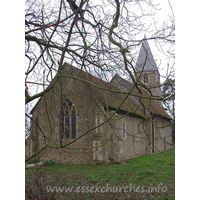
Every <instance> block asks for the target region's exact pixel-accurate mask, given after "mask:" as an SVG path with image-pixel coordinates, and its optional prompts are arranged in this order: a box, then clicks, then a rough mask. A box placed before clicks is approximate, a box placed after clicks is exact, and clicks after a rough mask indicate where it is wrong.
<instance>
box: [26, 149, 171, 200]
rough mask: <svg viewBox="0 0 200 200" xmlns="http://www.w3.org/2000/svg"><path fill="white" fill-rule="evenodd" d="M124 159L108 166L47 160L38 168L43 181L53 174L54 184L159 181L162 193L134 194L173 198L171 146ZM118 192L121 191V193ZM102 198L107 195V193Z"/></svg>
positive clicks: (151, 183)
mask: <svg viewBox="0 0 200 200" xmlns="http://www.w3.org/2000/svg"><path fill="white" fill-rule="evenodd" d="M125 162H126V164H121V165H119V164H113V165H108V166H85V165H62V164H58V163H51V164H49V165H46V166H44V167H43V168H41V169H40V170H41V172H44V173H43V175H44V176H45V180H46V181H47V184H49V183H50V182H51V181H52V182H53V181H54V178H55V177H56V179H57V182H56V185H57V186H67V187H68V186H72V185H76V186H78V185H84V186H88V185H95V186H105V185H106V184H109V185H110V186H116V187H117V186H128V187H129V186H130V184H132V186H134V187H142V186H144V187H145V188H151V187H158V185H159V184H161V183H162V185H163V186H166V187H167V191H166V192H165V193H162V194H161V193H160V192H152V193H151V194H148V193H143V194H141V193H139V194H137V195H142V196H143V198H144V195H147V196H148V195H150V196H151V197H152V198H153V199H174V193H175V191H174V184H175V149H171V150H167V151H165V152H162V153H157V154H151V155H147V156H143V157H138V158H134V159H129V160H126V161H125ZM61 166H62V167H61ZM58 167H59V168H58ZM52 168H55V169H52ZM35 172H36V171H35V169H26V177H29V178H30V177H33V176H34V174H35ZM106 194H107V193H106ZM109 194H110V193H109ZM114 194H115V193H114ZM65 195H66V194H65ZM107 195H108V194H107ZM110 195H111V194H110ZM112 195H113V193H112ZM115 195H116V194H115ZM119 195H122V193H120V194H119ZM125 195H127V194H125ZM135 195H136V194H135ZM166 195H167V196H166ZM92 198H94V197H92ZM101 198H102V197H101ZM106 198H108V199H109V196H107V197H106ZM123 198H127V199H128V197H127V196H126V197H125V196H123ZM135 198H136V197H135ZM145 198H146V197H145ZM136 199H137V198H136Z"/></svg>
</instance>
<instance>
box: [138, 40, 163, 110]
mask: <svg viewBox="0 0 200 200" xmlns="http://www.w3.org/2000/svg"><path fill="white" fill-rule="evenodd" d="M135 69H136V73H137V77H140V81H141V82H142V83H143V84H145V85H146V86H147V87H148V88H150V89H151V92H152V95H154V96H159V97H160V96H161V89H160V74H159V71H158V68H157V65H156V62H155V60H154V58H153V54H152V52H151V49H150V47H149V44H148V42H147V40H146V37H144V40H143V41H142V46H141V49H140V53H139V56H138V59H137V62H136V66H135ZM159 105H160V106H162V102H161V101H159Z"/></svg>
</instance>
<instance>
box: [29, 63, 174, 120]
mask: <svg viewBox="0 0 200 200" xmlns="http://www.w3.org/2000/svg"><path fill="white" fill-rule="evenodd" d="M63 69H64V70H65V69H67V70H66V72H65V73H67V75H73V76H74V77H78V79H82V80H85V81H88V84H90V83H92V84H90V85H91V88H92V89H93V91H94V93H93V94H94V95H95V97H96V98H97V99H98V100H99V101H101V102H102V103H103V104H104V106H105V107H109V108H113V109H117V108H119V111H124V112H129V113H131V114H135V115H137V116H141V117H147V118H150V117H151V115H150V113H149V112H148V109H149V110H150V112H152V113H153V114H157V115H160V116H163V117H166V118H168V119H171V118H170V117H169V116H168V115H167V113H166V112H165V111H164V109H163V108H162V107H160V106H159V105H158V103H157V102H156V101H154V100H149V99H146V98H142V102H143V103H144V105H145V107H146V108H147V110H146V112H144V111H143V110H142V109H141V106H140V104H139V103H138V102H139V101H135V100H134V98H133V97H134V94H137V90H136V88H134V89H133V91H132V93H131V94H132V95H129V96H127V94H125V92H127V91H122V90H120V89H119V88H118V87H116V86H115V85H113V84H112V83H111V82H106V81H103V80H102V79H100V78H97V77H95V76H93V75H91V74H89V73H87V72H84V71H83V70H81V69H78V68H76V67H74V66H72V65H69V64H67V63H65V64H64V65H63ZM119 78H120V79H121V83H123V84H124V85H125V86H126V87H127V89H129V90H130V89H132V87H133V86H134V85H133V84H132V83H130V82H128V81H127V80H125V79H123V78H121V77H120V76H119ZM95 85H96V86H97V87H95ZM141 90H142V92H143V94H142V95H143V96H145V95H146V96H147V97H149V96H148V94H147V92H146V91H145V90H144V89H142V88H141ZM123 92H124V93H123ZM39 101H40V100H39ZM123 101H124V103H123V104H122V105H121V103H122V102H123ZM37 104H38V103H37ZM37 104H36V105H35V107H36V106H37ZM119 106H120V107H119ZM35 107H34V108H33V109H32V111H31V113H33V110H34V109H35Z"/></svg>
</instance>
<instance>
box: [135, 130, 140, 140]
mask: <svg viewBox="0 0 200 200" xmlns="http://www.w3.org/2000/svg"><path fill="white" fill-rule="evenodd" d="M139 138H140V132H139V127H137V132H136V140H139Z"/></svg>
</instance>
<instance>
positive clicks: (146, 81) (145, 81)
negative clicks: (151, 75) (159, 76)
mask: <svg viewBox="0 0 200 200" xmlns="http://www.w3.org/2000/svg"><path fill="white" fill-rule="evenodd" d="M148 82H149V80H148V76H147V75H145V76H144V83H148Z"/></svg>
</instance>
